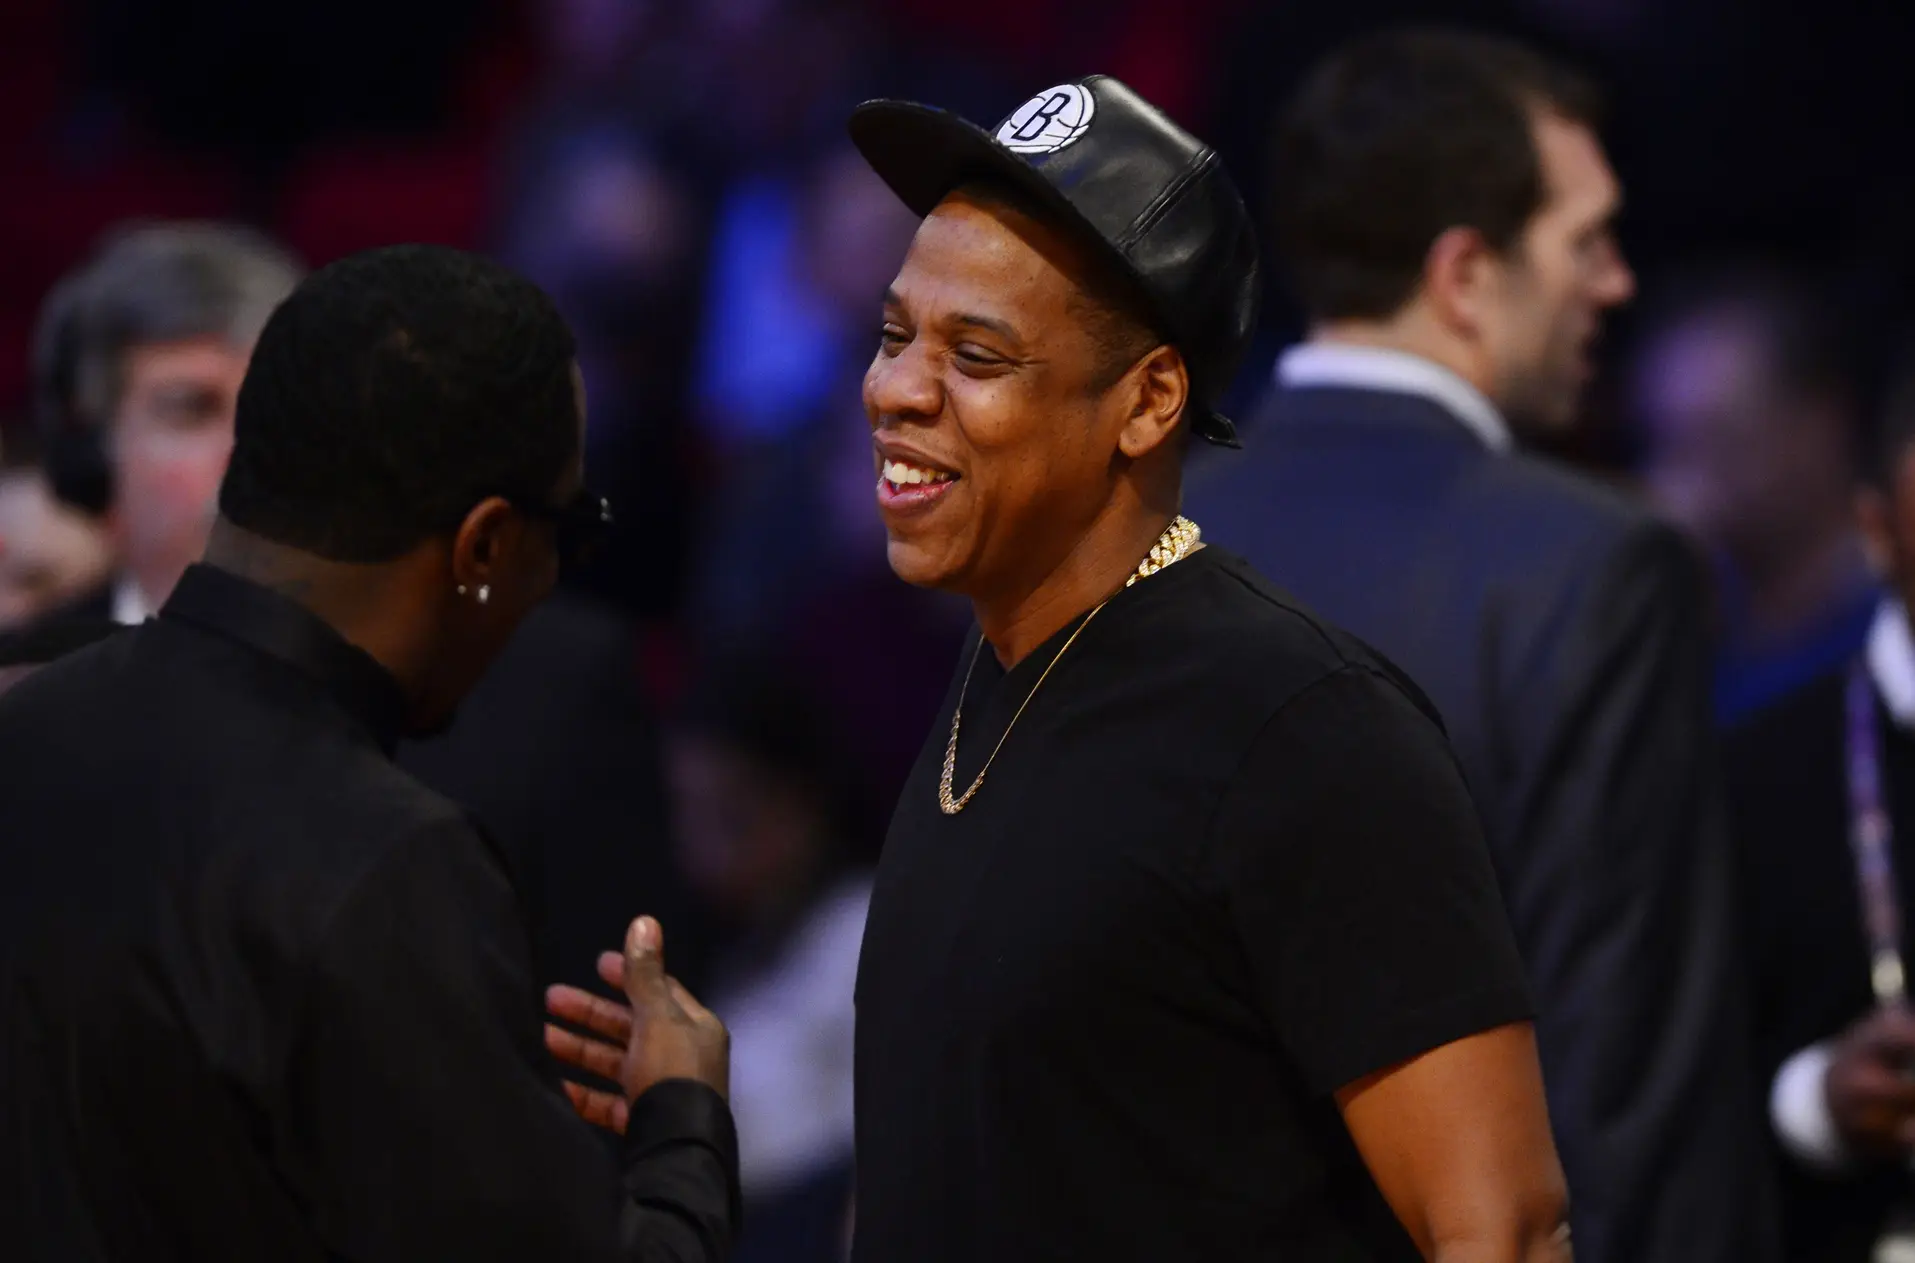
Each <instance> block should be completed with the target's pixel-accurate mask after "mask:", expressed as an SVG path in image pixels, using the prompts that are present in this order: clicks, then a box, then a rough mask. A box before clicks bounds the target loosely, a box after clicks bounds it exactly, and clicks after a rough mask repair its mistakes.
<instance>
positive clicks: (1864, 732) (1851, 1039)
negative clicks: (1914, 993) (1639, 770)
mask: <svg viewBox="0 0 1915 1263" xmlns="http://www.w3.org/2000/svg"><path fill="white" fill-rule="evenodd" d="M1897 376H1898V377H1899V382H1898V383H1897V384H1896V386H1895V388H1894V389H1893V390H1892V391H1891V392H1890V398H1889V406H1888V408H1887V409H1886V412H1885V415H1884V424H1883V425H1882V427H1881V433H1880V434H1879V435H1878V436H1877V438H1876V441H1875V442H1874V443H1872V444H1871V445H1870V449H1871V450H1870V451H1869V452H1868V459H1867V460H1866V462H1865V468H1866V471H1867V485H1866V486H1865V488H1864V489H1863V491H1862V492H1861V494H1860V496H1859V497H1857V500H1856V507H1857V508H1858V510H1859V511H1858V513H1857V514H1856V516H1857V518H1858V520H1859V524H1860V526H1861V529H1862V531H1863V533H1864V537H1865V538H1866V539H1867V541H1868V545H1869V551H1870V553H1871V554H1872V557H1873V560H1874V561H1875V562H1876V564H1877V566H1878V568H1879V570H1880V572H1881V573H1882V574H1883V575H1884V576H1885V577H1886V578H1887V580H1888V588H1889V592H1888V595H1887V596H1886V597H1884V599H1883V600H1882V601H1881V603H1880V604H1879V606H1878V607H1877V609H1876V613H1875V620H1874V623H1873V625H1872V626H1871V627H1870V629H1869V632H1868V635H1867V638H1866V640H1865V642H1864V643H1863V645H1862V646H1861V647H1860V648H1859V649H1858V650H1857V651H1856V652H1855V653H1853V654H1851V655H1850V657H1849V659H1848V660H1847V661H1843V662H1840V663H1837V664H1835V665H1834V666H1832V667H1831V668H1829V669H1828V670H1826V671H1824V672H1823V673H1822V674H1821V675H1820V676H1819V677H1817V678H1816V679H1815V680H1813V681H1812V682H1810V683H1808V684H1806V685H1804V686H1803V687H1801V688H1799V689H1797V690H1796V691H1795V692H1794V693H1792V694H1791V695H1789V696H1788V697H1786V698H1784V699H1783V700H1781V701H1779V702H1777V703H1776V704H1775V705H1773V706H1770V707H1768V708H1767V709H1765V710H1763V711H1762V712H1760V713H1758V714H1757V715H1755V716H1754V717H1752V718H1751V719H1749V720H1748V721H1747V722H1746V723H1744V724H1743V725H1741V726H1739V727H1738V728H1736V729H1735V730H1734V731H1733V732H1731V734H1730V736H1729V740H1728V751H1727V756H1728V772H1729V805H1730V819H1731V820H1732V821H1733V822H1734V837H1735V841H1736V844H1737V854H1738V857H1739V858H1740V860H1741V868H1742V890H1743V894H1744V898H1745V899H1746V900H1747V904H1746V906H1747V909H1748V913H1747V916H1746V918H1745V924H1746V925H1747V927H1748V930H1747V934H1748V939H1749V945H1748V951H1747V952H1746V954H1745V959H1746V960H1747V961H1748V964H1749V973H1750V978H1751V992H1752V999H1753V1009H1754V1014H1755V1047H1756V1056H1757V1066H1758V1068H1759V1070H1760V1071H1761V1079H1760V1081H1759V1084H1758V1086H1759V1088H1760V1089H1761V1090H1762V1091H1763V1092H1765V1093H1766V1095H1767V1097H1768V1114H1769V1121H1770V1131H1771V1134H1772V1136H1773V1140H1774V1143H1773V1144H1772V1145H1771V1146H1770V1149H1771V1152H1772V1154H1773V1156H1774V1158H1775V1160H1776V1163H1777V1170H1778V1174H1779V1184H1780V1189H1781V1197H1780V1199H1779V1206H1780V1208H1781V1212H1782V1228H1783V1234H1784V1236H1783V1239H1784V1242H1785V1244H1786V1246H1787V1257H1788V1258H1789V1259H1791V1260H1802V1261H1803V1263H1869V1261H1870V1260H1871V1259H1874V1260H1892V1259H1902V1258H1907V1257H1909V1253H1908V1252H1909V1251H1911V1250H1915V1177H1911V1175H1910V1166H1909V1164H1910V1160H1911V1158H1912V1157H1915V1084H1911V1082H1910V1072H1911V1070H1915V1016H1911V1014H1910V1011H1909V1005H1908V998H1907V989H1908V984H1907V969H1906V966H1905V963H1904V959H1905V952H1906V946H1905V945H1906V943H1907V938H1906V935H1905V933H1903V932H1901V931H1902V927H1905V926H1907V925H1910V924H1915V898H1911V893H1915V892H1911V888H1910V886H1909V884H1908V881H1907V874H1908V873H1910V872H1915V634H1911V632H1910V630H1909V614H1908V612H1909V609H1910V601H1911V600H1915V359H1910V360H1909V361H1908V362H1907V363H1906V364H1904V365H1903V366H1902V368H1901V371H1900V372H1899V373H1898V374H1897ZM1898 874H1900V875H1901V876H1900V878H1899V879H1898V876H1897V875H1898ZM1890 1243H1893V1246H1892V1247H1891V1246H1890Z"/></svg>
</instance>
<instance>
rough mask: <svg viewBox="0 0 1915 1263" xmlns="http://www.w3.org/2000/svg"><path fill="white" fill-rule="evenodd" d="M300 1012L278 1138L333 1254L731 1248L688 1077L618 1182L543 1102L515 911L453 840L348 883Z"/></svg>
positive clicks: (561, 1106) (724, 1125)
mask: <svg viewBox="0 0 1915 1263" xmlns="http://www.w3.org/2000/svg"><path fill="white" fill-rule="evenodd" d="M302 999H303V1004H304V1012H303V1015H302V1017H301V1020H300V1021H299V1023H298V1026H297V1034H296V1036H295V1039H294V1042H293V1045H292V1047H291V1048H290V1049H289V1050H288V1054H287V1079H286V1083H285V1100H284V1103H283V1107H282V1109H283V1114H284V1124H283V1126H280V1125H279V1120H277V1119H276V1120H275V1125H276V1127H277V1128H278V1130H279V1132H280V1134H278V1135H275V1136H274V1137H273V1141H272V1143H273V1145H274V1148H275V1151H276V1157H277V1158H278V1161H279V1165H280V1167H281V1169H282V1170H283V1171H284V1172H285V1174H286V1177H287V1179H288V1180H289V1182H290V1183H291V1184H292V1185H293V1187H294V1189H295V1191H296V1193H297V1195H298V1197H299V1198H300V1200H301V1201H302V1202H304V1203H305V1204H306V1205H307V1206H308V1207H309V1208H310V1213H311V1217H312V1221H313V1226H314V1229H315V1231H316V1233H317V1234H318V1236H319V1237H320V1239H321V1241H322V1242H323V1243H324V1244H325V1245H326V1246H327V1247H328V1248H329V1249H330V1250H332V1251H333V1252H334V1253H337V1254H340V1255H343V1256H345V1257H349V1258H354V1259H361V1260H366V1261H367V1263H372V1261H375V1260H382V1259H395V1260H397V1259H414V1258H439V1257H447V1258H450V1257H458V1258H462V1259H548V1258H564V1259H578V1260H606V1261H608V1263H609V1261H611V1260H658V1261H661V1263H663V1261H667V1260H669V1261H672V1263H693V1261H697V1260H711V1259H717V1258H720V1257H722V1256H723V1254H724V1253H725V1251H726V1250H727V1249H728V1248H729V1245H730V1242H731V1239H732V1237H733V1235H734V1234H735V1232H736V1229H737V1221H738V1204H739V1194H738V1174H737V1171H738V1157H737V1140H736V1135H735V1133H734V1131H733V1128H732V1122H731V1115H730V1111H729V1108H728V1107H727V1105H726V1104H725V1102H724V1099H723V1098H722V1097H721V1096H720V1095H719V1093H718V1092H717V1091H716V1090H714V1089H713V1088H712V1087H710V1086H708V1085H706V1084H703V1083H698V1082H694V1081H691V1080H688V1079H674V1080H671V1081H667V1082H662V1083H659V1084H658V1085H657V1086H655V1087H652V1088H651V1089H650V1090H649V1091H646V1092H644V1093H642V1094H640V1095H639V1096H638V1097H637V1098H636V1099H635V1100H634V1101H633V1102H632V1104H631V1117H630V1123H629V1125H628V1126H627V1129H626V1135H625V1140H624V1145H623V1150H622V1165H623V1171H622V1172H620V1171H618V1170H615V1169H614V1167H613V1164H612V1163H611V1162H609V1161H608V1160H607V1157H606V1154H605V1151H604V1148H603V1146H602V1144H600V1143H599V1142H598V1141H597V1140H596V1139H595V1138H594V1136H593V1135H592V1134H591V1132H590V1131H589V1130H588V1129H587V1128H586V1127H585V1125H584V1124H582V1123H581V1122H580V1121H579V1120H578V1119H577V1118H576V1117H575V1116H574V1114H573V1112H572V1108H571V1105H570V1104H569V1102H568V1101H567V1099H566V1097H565V1096H564V1095H563V1093H562V1092H561V1091H560V1090H559V1086H558V1080H557V1076H556V1074H555V1070H554V1067H553V1065H552V1063H551V1061H550V1059H549V1057H548V1055H547V1053H546V1051H545V1049H544V1046H543V1043H542V1030H543V1024H542V1022H541V1020H540V999H539V995H538V992H537V989H536V987H535V986H534V984H533V981H532V972H531V965H530V959H529V951H528V947H527V943H526V935H525V930H524V927H523V926H522V924H521V923H520V920H519V917H518V912H517V905H516V902H515V900H514V897H513V894H512V891H511V888H510V886H509V884H508V882H507V880H506V878H505V875H504V872H503V871H502V869H501V868H500V867H499V865H498V864H497V863H496V862H494V861H493V858H492V857H491V855H490V854H489V853H488V852H487V851H486V849H485V846H484V843H483V842H482V841H481V840H480V839H479V838H478V837H477V836H476V834H475V833H474V832H473V831H472V830H471V829H470V828H469V827H466V826H464V825H463V824H461V825H458V826H456V827H453V826H448V827H445V828H442V829H437V830H433V831H431V832H429V833H426V834H422V835H421V836H418V837H415V838H412V839H410V840H408V841H407V842H406V843H404V844H402V845H400V846H399V847H397V848H395V849H394V851H393V852H392V853H391V854H390V855H388V856H387V857H386V858H385V859H384V860H383V861H382V862H381V863H380V865H379V866H378V868H377V869H376V870H375V871H373V872H371V873H369V874H368V875H367V876H366V877H364V878H363V879H362V880H361V881H360V883H359V885H358V887H357V889H356V890H355V891H354V892H353V894H352V895H351V896H350V897H349V898H348V900H347V901H346V903H345V905H344V906H343V907H342V908H341V909H340V910H339V911H338V913H337V914H336V915H335V917H334V919H333V922H332V924H331V925H330V927H329V929H328V931H327V934H326V938H325V941H324V943H323V944H322V946H321V948H320V951H319V953H318V958H317V961H316V964H315V968H314V972H313V976H312V978H311V980H310V982H309V985H308V987H307V990H306V994H305V996H304V997H303V998H302Z"/></svg>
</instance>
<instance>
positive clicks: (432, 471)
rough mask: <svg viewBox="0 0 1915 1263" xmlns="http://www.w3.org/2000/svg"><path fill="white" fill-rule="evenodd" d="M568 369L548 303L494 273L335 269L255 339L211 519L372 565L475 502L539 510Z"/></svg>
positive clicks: (459, 262)
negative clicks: (501, 500)
mask: <svg viewBox="0 0 1915 1263" xmlns="http://www.w3.org/2000/svg"><path fill="white" fill-rule="evenodd" d="M574 354H575V345H574V342H573V337H572V331H571V330H570V329H569V328H568V327H567V326H566V323H565V320H564V318H563V317H561V316H560V315H559V313H558V309H557V308H556V307H554V306H553V304H552V301H551V299H550V298H548V297H547V296H546V295H545V293H544V292H543V291H542V290H540V289H539V288H538V287H537V286H535V285H533V284H532V283H531V282H530V281H527V280H524V279H523V278H521V277H519V276H517V275H515V274H514V273H512V272H510V271H508V270H507V269H506V268H504V267H502V266H500V265H499V264H497V263H493V262H491V261H489V260H486V259H483V258H480V257H478V256H476V255H472V254H467V253H465V252H463V251H459V250H453V249H450V248H447V247H443V246H426V245H407V246H391V247H387V248H384V249H379V250H371V251H367V252H365V253H362V254H357V255H353V256H350V257H348V258H345V259H342V260H340V261H339V262H337V263H334V264H332V265H330V266H329V267H326V268H323V269H322V270H320V271H318V272H316V273H314V274H313V275H312V276H310V277H308V278H307V279H306V281H305V282H304V283H302V284H301V285H300V286H299V288H298V289H296V290H295V291H294V292H293V294H292V296H291V297H290V298H288V299H287V300H286V301H285V302H284V303H282V304H281V305H280V307H279V309H278V310H277V311H275V312H274V313H273V316H272V319H270V320H269V321H267V323H266V327H265V329H264V330H263V331H262V332H261V333H260V337H259V342H258V345H257V346H256V347H255V349H254V351H253V358H252V363H251V364H250V366H249V367H248V369H247V372H246V380H245V383H244V384H243V385H242V386H241V387H240V392H239V409H238V415H237V419H236V425H235V435H234V445H233V457H232V463H231V465H230V466H229V468H228V470H227V473H226V481H225V482H224V483H223V484H222V485H221V487H220V496H219V507H220V513H221V514H222V515H223V516H224V517H225V518H226V519H227V520H228V521H230V522H232V523H233V524H234V525H236V526H239V527H241V528H243V529H245V530H248V531H251V532H253V533H255V534H257V535H261V536H263V537H265V538H267V539H270V540H273V541H276V542H278V543H281V544H285V545H288V546H290V547H293V548H297V549H300V550H302V551H305V552H309V553H313V554H316V555H318V556H321V557H325V558H328V559H331V560H334V561H348V562H378V561H389V560H391V559H393V558H395V557H398V556H400V555H401V554H403V553H405V552H406V551H407V550H409V549H411V548H413V547H415V546H417V545H418V544H419V543H421V542H422V541H424V540H426V539H429V538H431V537H432V536H434V535H436V534H439V533H441V532H444V531H449V530H451V529H453V528H454V527H456V526H457V525H458V523H459V522H460V520H461V519H462V518H463V517H464V515H465V514H466V513H468V512H470V511H471V509H472V506H473V505H475V504H477V503H478V502H479V501H480V500H483V499H484V498H485V497H487V496H492V495H500V496H506V497H508V498H512V499H517V500H521V501H524V502H537V503H541V504H549V503H550V501H551V499H552V496H553V493H554V490H555V489H556V487H557V485H558V483H559V480H560V479H561V478H562V477H563V476H564V474H565V471H566V470H567V468H568V467H569V466H570V465H571V463H572V462H573V461H574V460H575V459H577V456H578V447H579V435H578V424H579V413H578V407H579V404H578V397H577V391H576V387H575V384H574V380H573V357H574Z"/></svg>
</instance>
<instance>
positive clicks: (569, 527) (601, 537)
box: [507, 488, 612, 569]
mask: <svg viewBox="0 0 1915 1263" xmlns="http://www.w3.org/2000/svg"><path fill="white" fill-rule="evenodd" d="M507 499H508V500H509V501H510V502H511V504H512V507H513V508H515V509H517V510H518V511H519V512H521V513H523V514H525V515H526V516H527V517H531V518H537V519H539V520H540V521H542V522H550V523H552V525H553V527H554V528H555V530H556V533H557V537H558V539H557V542H558V550H559V564H560V565H562V566H565V567H566V568H568V569H573V568H577V567H580V566H584V565H586V564H588V563H590V561H591V560H592V558H593V557H595V556H597V554H598V550H599V548H600V546H602V545H603V544H604V542H605V536H606V533H607V532H609V531H610V530H611V528H612V503H611V501H609V500H607V499H606V498H605V497H604V496H602V495H599V494H597V493H596V492H593V491H588V490H586V489H584V488H580V489H579V493H578V494H577V495H575V496H573V497H572V498H571V499H570V500H569V501H567V502H566V503H564V504H559V505H552V504H542V503H540V502H539V501H537V500H521V499H519V498H518V497H516V496H508V497H507Z"/></svg>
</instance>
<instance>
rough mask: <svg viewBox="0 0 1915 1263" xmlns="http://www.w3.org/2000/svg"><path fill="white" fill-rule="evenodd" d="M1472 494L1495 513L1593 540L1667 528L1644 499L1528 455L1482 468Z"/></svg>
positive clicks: (1516, 455)
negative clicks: (1552, 523) (1552, 524)
mask: <svg viewBox="0 0 1915 1263" xmlns="http://www.w3.org/2000/svg"><path fill="white" fill-rule="evenodd" d="M1471 482H1472V486H1471V490H1472V492H1473V494H1474V496H1475V497H1477V498H1480V499H1481V500H1482V501H1484V502H1486V503H1487V504H1488V505H1490V506H1491V507H1493V508H1494V509H1496V510H1502V511H1507V512H1510V513H1516V514H1521V515H1522V517H1523V520H1524V521H1525V522H1528V521H1533V520H1535V519H1536V518H1538V517H1548V518H1554V519H1558V520H1560V521H1561V522H1562V523H1563V524H1564V525H1565V526H1566V527H1567V528H1569V529H1572V530H1575V531H1577V532H1579V533H1582V534H1584V535H1588V536H1592V537H1614V538H1620V537H1623V536H1625V535H1628V534H1630V533H1632V532H1635V531H1638V530H1643V529H1655V528H1657V527H1660V526H1662V525H1663V523H1662V521H1661V519H1659V518H1658V517H1657V516H1656V513H1655V510H1654V509H1653V508H1651V507H1650V505H1649V504H1648V503H1647V502H1646V501H1644V500H1642V499H1641V498H1640V497H1638V496H1636V495H1634V494H1632V493H1630V492H1629V491H1628V490H1626V489H1625V488H1623V487H1621V486H1618V485H1616V484H1615V483H1612V482H1607V481H1605V480H1603V479H1600V478H1597V477H1595V476H1593V475H1591V474H1589V473H1586V472H1584V471H1582V470H1579V469H1574V468H1571V467H1569V466H1566V465H1563V464H1560V463H1558V462H1556V461H1554V460H1551V459H1547V458H1544V457H1541V456H1536V455H1532V454H1530V453H1527V452H1513V453H1510V454H1509V455H1507V456H1505V457H1504V458H1502V459H1501V460H1494V461H1486V462H1484V463H1483V465H1482V467H1481V469H1480V470H1479V471H1478V473H1477V476H1476V477H1475V478H1474V479H1472V480H1471Z"/></svg>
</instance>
